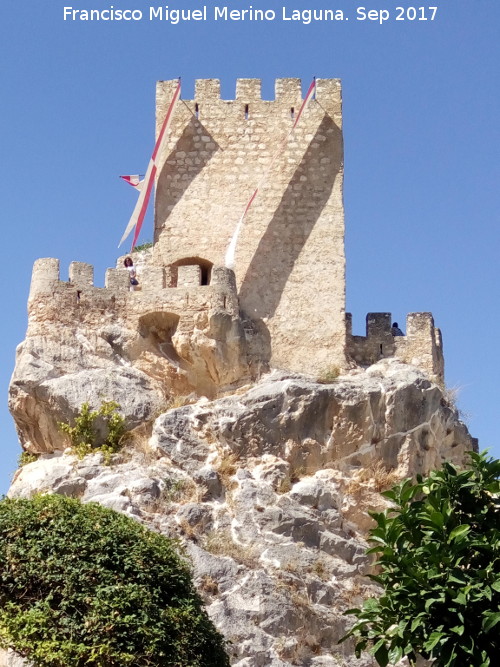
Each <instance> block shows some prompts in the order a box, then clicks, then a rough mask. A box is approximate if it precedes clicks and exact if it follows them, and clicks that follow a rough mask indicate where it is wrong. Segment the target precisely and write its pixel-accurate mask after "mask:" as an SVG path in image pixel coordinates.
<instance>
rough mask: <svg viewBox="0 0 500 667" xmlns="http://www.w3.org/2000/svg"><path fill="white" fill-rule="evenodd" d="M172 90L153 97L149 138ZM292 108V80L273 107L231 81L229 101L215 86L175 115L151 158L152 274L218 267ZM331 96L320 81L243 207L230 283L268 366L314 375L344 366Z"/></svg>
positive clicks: (295, 95)
mask: <svg viewBox="0 0 500 667" xmlns="http://www.w3.org/2000/svg"><path fill="white" fill-rule="evenodd" d="M176 85H177V81H161V82H159V83H158V86H157V108H156V112H157V131H159V128H160V126H161V123H162V121H163V119H164V117H165V113H166V110H167V109H168V105H169V103H170V101H171V99H172V96H173V93H174V90H175V87H176ZM301 103H302V92H301V82H300V80H299V79H278V80H277V81H276V89H275V99H274V100H272V101H268V100H263V99H262V98H261V82H260V80H258V79H239V80H238V81H237V84H236V99H235V100H222V99H221V98H220V83H219V81H218V80H216V79H206V80H198V81H196V89H195V99H194V100H182V101H181V102H179V103H178V104H177V107H176V110H175V114H174V117H173V120H172V125H171V129H170V140H169V142H168V144H167V146H166V149H165V152H164V154H163V155H161V156H160V164H159V169H158V174H159V176H158V182H157V189H156V202H155V249H154V263H155V264H157V265H162V266H169V265H174V266H175V265H177V266H186V265H198V266H199V267H200V276H201V282H202V284H204V283H205V284H206V283H209V282H210V272H211V267H212V266H213V265H220V264H221V263H223V261H224V255H225V252H226V249H227V247H228V244H229V242H230V239H231V237H232V235H233V232H234V230H235V227H236V225H237V222H238V220H239V219H240V217H241V215H242V213H243V211H244V209H245V206H246V204H247V202H248V200H249V197H250V196H251V194H252V192H253V191H254V189H255V188H256V187H257V184H258V183H259V181H260V180H261V178H262V175H263V173H264V172H265V170H266V168H267V167H268V165H269V164H270V162H271V160H272V157H273V155H274V152H275V150H276V148H277V146H278V145H279V143H280V142H282V141H283V140H284V139H285V138H286V136H287V134H288V133H289V131H290V129H291V127H292V124H293V122H294V118H295V117H296V114H297V113H298V111H299V109H300V106H301ZM341 127H342V115H341V88H340V81H339V80H337V79H319V80H318V81H317V87H316V98H315V99H313V100H311V101H310V102H309V104H308V106H307V108H306V109H305V110H304V113H303V115H302V117H301V118H300V122H299V123H298V125H297V127H296V129H295V131H294V133H293V135H292V136H291V137H290V138H289V140H288V142H287V144H286V148H285V150H284V152H283V154H282V155H281V156H280V158H279V159H278V160H277V161H276V162H275V164H274V165H273V167H272V169H271V171H270V173H269V177H268V179H267V182H266V183H265V184H264V185H263V186H262V187H261V189H260V190H259V194H258V196H257V198H256V199H255V201H254V203H253V205H252V207H251V208H250V210H249V212H248V214H247V217H246V219H245V224H244V226H243V229H242V232H241V234H240V237H239V241H238V245H237V249H236V259H235V267H234V269H235V274H236V281H237V288H238V293H239V298H240V308H241V310H242V313H243V317H244V318H247V319H250V320H252V321H253V322H254V326H256V327H257V329H259V332H260V334H261V336H262V335H263V336H264V338H265V339H267V340H268V341H269V345H270V356H271V364H272V365H273V366H274V367H284V368H288V369H292V370H297V371H306V372H314V371H321V370H323V369H326V368H328V367H331V366H334V365H338V366H343V365H344V364H345V340H346V329H345V256H344V209H343V201H342V181H343V147H342V131H341Z"/></svg>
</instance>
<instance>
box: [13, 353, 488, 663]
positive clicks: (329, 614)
mask: <svg viewBox="0 0 500 667" xmlns="http://www.w3.org/2000/svg"><path fill="white" fill-rule="evenodd" d="M68 391H70V390H69V389H68ZM71 391H74V388H72V389H71ZM147 397H148V394H147V392H146V400H149V399H148V398H147ZM68 400H69V399H68ZM474 446H475V444H474V441H473V440H472V438H471V437H470V435H469V434H468V432H467V429H466V427H465V426H464V425H463V424H462V423H461V422H460V421H459V419H458V416H457V413H456V411H455V409H454V408H453V407H452V406H450V405H449V404H448V402H447V400H446V398H445V396H444V395H443V392H442V391H441V389H440V388H439V387H438V386H436V385H434V384H432V383H431V382H430V381H429V380H428V379H427V378H426V377H425V376H424V375H423V374H422V373H421V372H420V371H418V370H416V369H415V368H413V367H411V366H408V365H404V364H402V363H400V362H397V361H395V360H384V361H381V362H379V363H378V364H375V365H374V366H371V367H370V368H369V369H368V370H366V371H355V372H352V373H350V374H348V375H346V376H343V377H340V378H338V379H337V380H335V381H334V382H333V383H330V384H320V383H318V382H316V381H314V380H312V379H311V378H308V377H307V376H301V375H290V374H286V373H283V372H278V371H275V372H273V373H270V374H268V375H266V376H264V377H263V378H262V379H261V380H260V381H259V382H258V383H256V384H254V385H252V386H248V387H247V388H246V389H240V390H238V393H235V394H232V395H227V396H225V397H223V398H220V399H218V400H214V401H208V400H207V399H201V400H199V401H198V402H197V403H194V404H191V405H185V406H182V407H178V408H176V409H171V410H168V411H166V412H163V413H162V414H160V416H158V417H157V418H156V419H155V421H154V422H152V423H151V425H150V428H149V430H148V429H145V428H143V429H142V430H141V429H138V430H136V431H132V435H131V438H130V440H129V441H128V443H127V445H126V446H125V447H124V449H123V450H122V451H121V452H120V453H119V454H116V455H115V456H114V458H113V460H112V462H111V465H105V464H104V461H103V458H102V455H101V454H100V453H98V452H97V453H95V454H91V455H89V456H87V457H85V458H84V459H83V460H81V461H80V460H78V459H77V458H76V457H75V456H73V454H71V452H70V451H69V450H66V451H64V452H62V451H55V452H51V453H47V454H42V455H41V456H40V458H39V459H38V460H37V461H35V462H33V463H30V464H28V465H26V466H24V467H23V468H21V469H20V470H19V471H18V472H17V473H16V476H15V479H14V481H13V483H12V486H11V488H10V491H9V496H11V497H29V496H30V495H32V494H33V493H36V492H49V493H61V494H64V495H68V496H74V497H79V498H81V499H82V500H83V502H89V501H94V502H99V503H101V504H102V505H105V506H106V507H110V508H112V509H115V510H117V511H119V512H123V513H125V514H128V515H130V516H132V517H134V518H135V519H137V520H138V521H140V522H142V523H144V524H146V525H147V526H148V527H150V528H151V529H152V530H156V531H159V532H161V533H163V534H165V535H168V536H176V537H179V538H180V539H181V540H182V541H183V542H184V544H185V545H186V550H187V554H188V556H189V558H190V559H191V561H192V564H193V572H194V580H195V584H196V585H197V587H198V589H199V591H200V593H201V595H202V596H203V598H204V600H205V602H206V605H207V609H208V613H209V614H210V616H211V618H212V619H213V621H214V623H215V624H216V626H217V627H218V628H219V630H220V631H221V632H222V633H223V634H224V636H225V637H226V638H227V640H228V641H229V642H230V644H229V652H230V655H231V660H232V664H233V665H235V666H237V667H258V666H270V667H289V666H291V665H300V666H303V667H307V666H310V667H330V666H332V667H333V666H334V665H335V666H338V665H358V666H360V667H365V666H366V667H368V666H369V665H374V664H375V663H374V661H373V660H372V659H371V657H370V656H369V655H368V654H365V655H363V656H362V657H361V658H360V659H359V660H357V659H356V658H355V657H354V654H353V646H352V644H349V643H345V644H342V645H340V646H339V645H338V644H337V641H338V639H339V638H340V637H341V636H342V635H343V634H344V633H345V632H346V629H347V628H348V627H349V624H350V623H351V622H352V621H350V620H349V617H345V616H343V611H344V610H345V609H347V608H349V607H352V606H357V605H359V604H361V603H362V600H363V598H364V597H366V596H368V595H371V594H375V593H376V589H374V588H373V586H372V584H370V582H369V580H368V579H367V578H366V576H365V575H366V574H367V572H368V571H369V569H370V562H369V561H368V559H367V557H366V556H365V549H366V546H367V545H366V542H365V541H364V535H366V530H367V528H368V527H369V525H370V518H369V516H368V514H367V511H368V510H369V509H375V508H380V507H382V506H383V505H382V503H383V499H382V498H381V496H380V495H379V491H381V490H383V489H384V488H387V487H388V486H391V485H392V484H393V483H395V482H396V481H397V480H398V479H401V478H404V477H408V476H411V475H414V474H416V473H418V472H420V473H424V474H425V473H427V472H428V471H429V470H431V469H433V468H436V467H439V465H440V464H441V463H442V462H443V461H445V460H446V461H451V462H454V463H458V464H461V463H462V462H463V461H464V453H465V452H466V451H467V450H470V449H473V448H474ZM46 451H48V452H50V451H51V446H50V443H48V446H47V448H46ZM14 659H17V658H15V657H14V655H13V654H9V656H7V657H6V658H5V660H7V661H8V660H14ZM0 664H1V663H0ZM5 664H8V665H12V666H13V665H14V664H15V663H14V662H6V663H5Z"/></svg>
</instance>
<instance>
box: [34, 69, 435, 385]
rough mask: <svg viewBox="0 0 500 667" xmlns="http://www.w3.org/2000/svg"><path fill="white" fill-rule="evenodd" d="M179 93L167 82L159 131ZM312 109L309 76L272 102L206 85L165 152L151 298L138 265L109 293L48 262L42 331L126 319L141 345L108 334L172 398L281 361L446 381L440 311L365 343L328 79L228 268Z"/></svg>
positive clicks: (336, 102) (39, 313) (78, 268)
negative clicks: (390, 370)
mask: <svg viewBox="0 0 500 667" xmlns="http://www.w3.org/2000/svg"><path fill="white" fill-rule="evenodd" d="M176 84H177V81H162V82H159V83H158V85H157V109H156V114H157V128H158V130H159V128H160V127H161V124H162V122H163V119H164V116H165V113H166V110H167V108H168V106H169V103H170V100H171V98H172V95H173V93H174V90H175V86H176ZM301 103H302V92H301V81H300V80H299V79H278V80H277V81H276V85H275V99H274V100H272V101H269V100H263V99H262V98H261V82H260V80H258V79H239V80H238V81H237V83H236V97H235V99H234V100H222V99H221V98H220V84H219V81H218V80H216V79H206V80H198V81H196V88H195V96H194V99H193V100H182V101H181V102H180V103H179V104H178V105H177V107H176V111H175V114H174V117H173V120H172V124H171V127H170V134H169V140H168V142H167V144H166V148H165V150H164V153H163V154H162V155H160V164H159V168H158V178H157V184H156V197H155V232H154V246H153V250H152V252H151V253H150V255H149V256H148V258H147V261H145V260H143V261H142V263H141V261H139V279H140V287H141V289H140V290H139V291H134V292H131V291H129V276H128V271H127V270H126V269H123V268H116V269H108V271H107V275H106V283H105V287H104V288H98V287H95V286H94V284H93V269H92V267H91V266H90V265H88V264H83V263H79V262H74V263H73V264H72V265H71V267H70V273H69V280H68V281H61V280H60V274H59V263H58V261H57V260H55V259H42V260H38V261H37V262H36V263H35V267H34V271H33V279H32V285H31V291H30V298H29V325H28V334H29V335H31V336H42V337H43V336H49V337H50V336H51V331H52V333H53V327H54V324H55V323H58V324H59V323H60V324H64V323H65V324H66V326H68V327H73V328H75V326H78V327H79V328H80V329H81V330H84V331H92V330H94V333H95V330H99V328H101V329H102V327H103V326H104V324H105V325H106V326H108V329H109V327H111V326H112V325H113V324H117V323H118V324H120V326H121V327H123V328H124V329H125V330H127V331H128V336H127V341H126V344H125V343H123V344H120V346H117V344H116V343H114V342H113V340H111V338H112V336H111V334H109V335H108V334H103V335H102V336H101V338H103V339H104V340H105V341H106V342H107V344H109V345H111V347H112V348H113V350H114V353H115V354H118V355H122V356H123V357H124V358H125V359H126V363H130V364H132V365H133V366H135V367H137V368H139V369H141V368H145V367H146V366H147V367H148V369H149V370H148V372H150V374H151V369H152V368H154V373H153V375H154V376H155V377H157V378H158V381H159V382H160V383H161V384H162V386H163V390H164V391H165V393H166V395H169V394H171V393H175V392H176V391H181V390H182V391H188V390H190V389H194V390H195V391H196V392H198V393H201V394H205V395H207V396H213V395H215V394H216V393H217V391H219V390H220V389H221V388H222V389H224V388H226V387H228V386H230V385H234V384H235V383H237V382H241V381H243V380H245V379H248V378H252V377H256V376H258V374H259V373H260V372H261V371H262V370H265V369H267V368H269V367H275V368H283V369H287V370H291V371H298V372H305V373H312V374H316V375H318V374H320V373H321V372H323V371H325V370H327V369H329V368H333V367H336V368H338V369H339V370H345V369H348V368H352V367H354V366H356V365H357V366H367V365H370V364H373V363H375V362H376V361H378V360H379V359H381V358H384V357H391V356H394V357H397V358H399V359H401V360H402V361H405V362H407V363H411V364H414V365H416V366H418V367H420V368H421V369H422V370H424V371H425V372H426V373H427V374H428V375H429V376H432V377H433V378H435V379H438V380H441V381H442V380H443V374H444V367H443V355H442V344H441V336H440V332H439V330H438V329H436V328H435V327H434V322H433V319H432V316H431V314H430V313H412V314H410V315H409V316H408V320H407V334H406V336H398V337H393V336H392V334H391V318H390V314H389V313H370V314H369V315H368V317H367V331H366V336H353V335H352V331H351V318H350V315H349V314H346V312H345V253H344V208H343V197H342V183H343V144H342V99H341V86H340V81H339V80H338V79H318V80H317V82H316V95H315V98H314V99H313V100H311V101H310V103H309V105H308V106H307V108H306V109H305V111H304V113H303V115H302V117H301V121H300V123H299V124H298V125H297V127H296V129H295V130H294V132H293V134H292V135H291V136H290V138H289V140H288V141H287V143H286V145H285V148H284V151H283V153H282V155H281V156H280V158H279V160H277V161H276V163H275V164H274V165H273V167H272V169H271V172H270V173H269V179H268V182H267V183H266V184H265V186H264V187H262V188H261V190H260V191H259V194H258V197H257V198H256V199H255V202H254V203H253V206H252V207H251V208H250V210H249V212H248V215H247V217H246V220H245V224H244V226H243V228H242V232H241V235H240V238H239V242H238V245H237V248H236V257H235V266H234V272H233V270H232V269H229V268H226V267H224V266H223V258H224V254H225V251H226V249H227V246H228V244H229V241H230V239H231V236H232V234H233V232H234V229H235V226H236V223H237V222H238V220H239V218H240V217H241V214H242V211H243V210H244V209H245V205H246V203H247V201H248V198H249V196H250V195H251V193H252V191H253V190H254V189H255V186H256V184H257V183H258V182H259V179H260V178H261V177H262V173H263V171H264V170H265V168H266V166H267V165H269V163H270V161H271V159H272V155H273V152H274V150H275V147H276V145H277V143H278V142H280V141H282V140H283V139H284V137H286V135H287V133H288V132H289V131H290V128H291V125H292V124H293V120H294V117H295V114H296V113H297V111H298V109H299V108H300V105H301ZM118 266H120V265H118ZM106 336H108V338H106ZM110 336H111V338H110Z"/></svg>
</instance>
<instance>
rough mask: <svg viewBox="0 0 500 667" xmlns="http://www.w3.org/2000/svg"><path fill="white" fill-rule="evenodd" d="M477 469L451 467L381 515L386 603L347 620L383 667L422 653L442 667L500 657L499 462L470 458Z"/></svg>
mask: <svg viewBox="0 0 500 667" xmlns="http://www.w3.org/2000/svg"><path fill="white" fill-rule="evenodd" d="M470 456H471V465H470V469H467V470H465V471H458V470H457V469H456V468H455V467H454V466H452V465H450V464H448V463H446V464H445V465H444V466H443V469H442V470H440V471H437V472H433V473H431V475H430V476H429V477H428V478H427V479H422V478H421V477H419V478H418V479H417V483H412V482H411V481H409V480H407V481H406V482H403V483H402V484H400V485H398V486H397V487H395V488H394V489H392V490H391V491H386V492H385V493H384V494H383V495H385V496H386V497H388V498H390V499H391V500H392V501H393V502H394V509H393V510H389V511H388V512H384V513H380V514H373V517H374V519H375V521H376V523H377V526H376V528H374V529H373V530H372V531H371V536H370V540H371V542H372V543H373V544H374V545H375V546H374V547H373V548H372V549H370V552H373V553H376V554H377V556H378V566H379V571H380V574H378V575H377V576H374V577H373V579H375V581H377V582H378V583H379V584H380V585H381V586H383V588H384V592H383V594H382V596H381V597H380V599H369V600H367V601H366V602H365V603H364V606H363V608H362V609H351V610H349V612H348V613H352V614H354V615H356V616H357V618H358V622H357V623H356V624H355V625H354V627H353V628H352V629H351V631H350V632H349V633H348V635H347V636H346V637H345V638H344V639H346V638H347V637H348V636H354V637H356V638H357V640H358V643H357V646H356V650H357V652H358V654H359V652H360V651H361V650H363V649H365V648H370V650H371V652H372V653H373V654H374V655H375V657H376V659H377V662H378V663H379V665H383V666H385V665H387V664H389V663H391V664H394V663H396V662H398V660H400V659H401V657H402V656H403V655H406V656H408V658H409V659H410V661H414V660H415V659H416V655H417V654H421V655H422V656H423V657H425V658H427V659H430V660H434V663H433V664H435V665H439V666H441V667H445V666H446V667H452V666H453V667H470V666H472V665H473V666H474V667H493V666H494V665H498V662H499V656H500V633H499V629H500V626H499V625H498V623H499V621H500V483H499V476H500V461H497V460H493V459H488V458H487V457H486V455H485V454H474V453H471V454H470Z"/></svg>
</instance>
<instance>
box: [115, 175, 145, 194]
mask: <svg viewBox="0 0 500 667" xmlns="http://www.w3.org/2000/svg"><path fill="white" fill-rule="evenodd" d="M144 176H145V174H133V175H131V176H120V178H123V180H124V181H125V182H126V183H128V184H129V185H131V186H132V187H133V188H135V189H136V190H139V191H141V190H142V185H143V183H144Z"/></svg>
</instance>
